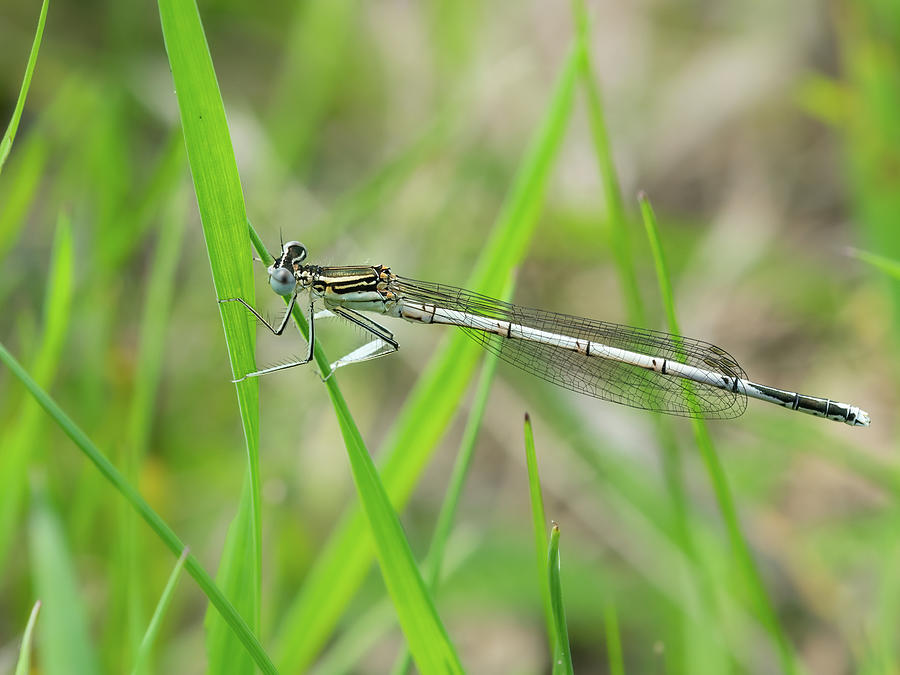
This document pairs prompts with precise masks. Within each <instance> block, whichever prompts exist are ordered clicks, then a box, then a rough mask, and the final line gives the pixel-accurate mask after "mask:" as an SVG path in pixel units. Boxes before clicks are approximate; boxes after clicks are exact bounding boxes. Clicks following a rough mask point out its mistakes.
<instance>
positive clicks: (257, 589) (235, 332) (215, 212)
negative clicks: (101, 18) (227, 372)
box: [158, 0, 262, 673]
mask: <svg viewBox="0 0 900 675" xmlns="http://www.w3.org/2000/svg"><path fill="white" fill-rule="evenodd" d="M158 5H159V14H160V23H161V25H162V31H163V38H164V40H165V44H166V51H167V52H168V56H169V64H170V66H171V69H172V79H173V80H174V83H175V91H176V95H177V97H178V107H179V110H180V113H181V125H182V130H183V132H184V144H185V148H186V149H187V155H188V163H189V164H190V167H191V174H192V176H193V179H194V189H195V192H196V195H197V205H198V207H199V210H200V219H201V222H202V224H203V235H204V238H205V240H206V247H207V252H208V253H209V261H210V268H211V271H212V277H213V283H214V284H215V289H216V294H217V297H218V298H236V297H240V298H248V299H252V298H253V276H252V260H251V256H250V251H249V250H247V234H246V233H247V230H246V227H247V226H246V223H247V215H246V210H245V206H244V196H243V193H242V191H241V183H240V178H239V176H238V171H237V164H236V162H235V158H234V150H233V148H232V145H231V137H230V135H229V132H228V124H227V122H226V119H225V108H224V105H223V103H222V95H221V93H220V92H219V85H218V82H217V80H216V74H215V70H214V68H213V63H212V57H211V56H210V53H209V48H208V46H207V44H206V37H205V35H204V32H203V25H202V23H201V20H200V14H199V12H198V10H197V5H196V3H195V2H194V1H193V0H159V2H158ZM219 310H220V312H221V317H222V326H223V328H224V332H225V342H226V345H227V348H228V355H229V358H230V360H231V368H232V374H233V375H234V376H235V377H237V376H238V374H243V373H247V372H250V371H252V370H255V368H254V335H255V333H254V328H255V326H254V325H253V324H251V323H250V322H249V321H248V320H247V315H246V313H245V312H243V311H241V308H240V307H239V306H238V305H236V303H223V304H220V305H219ZM235 390H236V393H237V397H238V406H239V408H240V415H241V424H242V426H243V429H244V439H245V442H246V448H247V464H248V480H247V483H246V486H247V487H246V490H247V495H248V496H247V498H246V499H243V498H242V499H241V500H240V503H239V509H240V511H239V513H238V514H237V516H236V517H235V519H234V520H233V521H232V524H231V526H230V527H229V530H228V535H227V537H226V541H225V549H224V552H223V554H222V561H221V564H220V568H219V575H218V579H219V583H220V584H221V585H222V587H223V589H224V590H225V592H226V593H227V595H228V597H229V598H231V599H232V601H233V602H234V603H235V606H236V607H237V608H238V609H239V611H240V612H241V613H242V614H243V615H244V616H245V617H247V620H248V623H249V624H250V625H251V626H252V627H253V629H254V630H258V627H259V612H260V593H261V584H262V573H261V567H262V561H261V556H262V543H261V539H262V525H261V507H260V496H259V495H260V478H259V383H258V382H257V381H255V379H254V378H251V379H247V380H244V381H242V382H239V383H237V384H236V385H235ZM207 653H208V656H209V668H210V670H211V671H213V672H238V673H249V672H250V671H252V664H251V663H250V662H249V661H248V659H247V656H246V653H245V652H244V651H243V650H242V649H241V648H240V646H239V645H237V644H236V642H235V641H234V640H233V639H232V636H231V633H230V632H229V631H228V628H227V627H226V626H225V625H224V624H223V623H222V622H221V621H220V620H219V617H218V616H217V615H216V614H214V613H211V612H209V613H208V614H207Z"/></svg>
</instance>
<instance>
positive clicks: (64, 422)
mask: <svg viewBox="0 0 900 675" xmlns="http://www.w3.org/2000/svg"><path fill="white" fill-rule="evenodd" d="M0 361H2V362H3V363H4V364H6V367H7V368H9V369H10V371H11V372H12V374H13V375H15V376H16V377H17V378H18V379H19V380H20V381H21V382H22V384H24V385H25V388H26V389H28V391H29V392H30V393H31V395H32V396H34V398H35V399H37V402H38V403H39V404H40V405H41V407H42V408H43V409H44V410H45V411H46V412H47V414H48V415H50V417H51V418H52V419H53V420H54V421H55V422H56V423H57V424H58V425H59V426H60V428H61V429H62V430H63V431H64V432H65V433H66V435H67V436H68V437H69V438H71V439H72V441H73V442H74V443H75V445H76V446H77V447H78V448H79V449H80V450H81V451H82V452H83V453H84V455H85V456H86V457H87V458H88V459H89V460H90V461H91V462H92V463H93V464H94V466H96V467H97V469H98V470H99V471H100V473H101V474H102V475H103V477H104V478H106V480H107V481H109V483H110V484H112V486H113V487H114V488H115V489H116V490H117V491H118V492H119V493H120V494H121V495H122V496H123V497H124V498H125V499H126V500H127V501H128V502H129V504H131V506H132V508H134V509H135V511H137V512H138V514H139V515H140V516H141V518H143V519H144V521H145V522H146V523H147V524H148V525H149V526H150V528H151V529H152V530H153V531H154V532H156V534H157V536H159V538H160V539H161V540H162V542H163V543H164V544H165V545H166V547H167V548H168V549H169V550H170V551H172V553H174V554H175V555H181V553H182V552H183V551H184V548H185V547H184V544H183V543H182V542H181V540H180V539H179V538H178V536H177V535H176V534H175V533H174V532H173V531H172V529H171V528H170V527H169V526H168V525H167V524H166V522H165V521H164V520H163V519H162V518H160V516H159V514H157V513H156V511H154V510H153V509H152V508H150V505H149V504H147V502H146V501H144V499H143V498H142V497H141V496H140V494H138V491H137V490H136V489H135V488H134V487H133V486H132V485H131V484H130V483H129V482H128V481H127V480H125V478H124V476H122V474H121V473H119V471H118V470H117V469H116V468H115V467H114V466H113V465H112V463H111V462H110V461H109V460H108V459H107V458H106V457H105V456H104V455H103V453H102V452H100V450H99V449H98V448H97V446H95V445H94V444H93V443H92V442H91V440H90V439H89V438H88V437H87V435H86V434H85V433H84V431H82V430H81V429H80V428H79V427H78V425H76V424H75V422H73V421H72V419H71V418H70V417H69V416H68V415H67V414H66V413H65V412H63V410H62V408H60V407H59V405H57V403H56V401H54V400H53V399H52V398H50V396H49V395H48V394H47V392H45V391H44V390H43V389H41V387H40V386H38V384H37V382H35V381H34V379H33V378H32V377H31V376H30V375H29V374H28V372H27V371H26V370H25V369H24V368H23V367H22V364H20V363H19V362H18V361H17V360H16V359H15V358H14V357H13V355H12V354H10V353H9V351H8V350H7V349H6V347H5V346H4V345H3V344H2V343H0ZM185 567H186V568H187V571H188V573H189V574H190V575H191V576H192V577H193V578H194V580H195V581H196V582H197V585H198V586H200V588H201V589H202V590H203V592H204V593H205V594H206V596H207V597H208V598H209V600H210V602H211V603H212V604H213V605H214V606H215V607H216V609H217V610H218V611H219V612H220V613H221V615H222V617H223V618H224V619H225V621H226V623H227V624H228V625H229V626H230V627H231V629H232V630H233V631H234V632H235V634H236V635H237V637H238V639H240V641H241V642H242V643H243V644H244V647H245V648H246V649H247V651H248V652H249V653H250V655H251V656H252V657H253V660H254V661H255V662H256V665H257V666H258V667H259V668H260V669H261V670H262V671H263V672H264V673H276V672H278V671H277V670H276V669H275V666H274V664H273V663H272V662H271V660H270V659H269V657H268V655H267V654H266V653H265V651H264V650H263V648H262V646H261V645H260V644H259V641H258V640H257V639H256V636H255V635H254V634H253V632H252V631H251V630H250V628H249V626H248V625H247V622H246V621H244V619H243V618H242V617H241V615H240V614H238V612H237V610H236V609H235V608H234V606H232V605H231V603H230V602H228V600H227V599H226V598H225V596H224V595H223V594H222V591H220V590H219V588H218V586H216V584H215V583H214V582H213V580H212V578H210V576H209V574H207V572H206V570H204V569H203V567H202V566H201V565H200V562H199V561H198V560H197V559H196V558H195V557H194V556H193V555H189V556H188V559H187V561H186V562H185Z"/></svg>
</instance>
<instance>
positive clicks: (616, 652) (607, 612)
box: [603, 601, 625, 675]
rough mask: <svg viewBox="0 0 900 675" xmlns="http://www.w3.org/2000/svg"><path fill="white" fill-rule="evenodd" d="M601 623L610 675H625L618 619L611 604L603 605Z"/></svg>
mask: <svg viewBox="0 0 900 675" xmlns="http://www.w3.org/2000/svg"><path fill="white" fill-rule="evenodd" d="M603 623H604V627H605V629H606V657H607V659H608V660H609V673H610V675H625V658H624V657H623V656H622V639H621V637H620V635H619V617H618V613H617V612H616V606H615V605H614V604H613V603H612V602H609V601H607V602H605V603H604V604H603Z"/></svg>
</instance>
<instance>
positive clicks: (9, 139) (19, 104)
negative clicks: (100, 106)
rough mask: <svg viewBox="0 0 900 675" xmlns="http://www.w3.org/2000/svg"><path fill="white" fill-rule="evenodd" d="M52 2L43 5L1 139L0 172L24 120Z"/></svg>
mask: <svg viewBox="0 0 900 675" xmlns="http://www.w3.org/2000/svg"><path fill="white" fill-rule="evenodd" d="M49 5H50V0H44V2H43V4H42V5H41V14H40V16H39V17H38V25H37V31H36V32H35V34H34V42H32V43H31V53H30V54H29V55H28V65H26V66H25V77H24V78H22V87H21V88H20V89H19V98H17V99H16V107H15V109H14V110H13V115H12V119H11V120H10V121H9V125H8V126H7V127H6V133H4V134H3V138H2V139H0V172H2V171H3V165H4V164H5V163H6V158H7V157H8V156H9V151H10V150H12V144H13V141H14V140H15V138H16V132H17V131H18V130H19V120H21V119H22V110H23V109H24V108H25V97H26V96H28V88H29V87H30V86H31V76H32V75H34V66H35V64H37V57H38V51H39V50H40V48H41V38H43V36H44V24H45V23H46V21H47V7H49Z"/></svg>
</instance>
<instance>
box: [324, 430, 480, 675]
mask: <svg viewBox="0 0 900 675" xmlns="http://www.w3.org/2000/svg"><path fill="white" fill-rule="evenodd" d="M345 427H346V425H345V424H342V425H341V428H342V430H343V429H344V428H345ZM344 443H345V444H346V445H347V453H348V455H349V456H350V464H351V467H352V469H353V479H354V481H355V482H356V489H357V492H358V493H359V497H360V501H362V503H363V507H364V511H365V513H366V516H367V518H368V521H369V526H370V528H371V533H372V539H373V541H374V543H375V552H376V555H377V557H378V562H379V564H380V567H381V574H382V577H384V583H385V585H386V586H387V589H388V593H389V594H390V596H391V598H392V599H393V601H394V609H395V610H396V612H397V619H398V621H399V622H400V627H401V628H402V629H403V634H404V636H405V637H406V642H407V645H408V646H409V650H410V652H411V653H412V656H413V659H414V660H415V662H416V666H417V667H418V669H419V671H420V672H422V673H462V672H463V669H462V664H461V663H460V662H459V657H458V656H457V655H456V650H455V649H454V647H453V645H452V644H451V643H450V638H449V637H448V636H447V631H446V629H445V628H444V626H443V624H442V623H441V621H440V618H439V617H438V615H437V611H436V610H435V608H434V603H433V602H432V600H431V597H430V596H429V594H428V589H427V588H426V586H425V582H424V580H423V579H422V576H421V574H420V573H419V568H418V567H417V565H416V561H415V559H414V558H413V555H412V551H411V550H410V548H409V543H408V542H407V540H406V536H405V535H404V533H403V528H402V526H401V525H400V519H399V517H398V516H397V512H396V511H394V507H393V506H392V505H391V502H390V499H389V498H388V495H387V492H386V491H385V489H384V486H383V485H382V483H381V479H380V477H379V476H378V470H377V469H376V468H375V463H374V462H373V461H372V458H371V456H370V455H369V453H368V451H367V450H366V448H365V446H364V445H362V444H360V443H359V442H358V441H357V437H355V436H353V435H351V434H344Z"/></svg>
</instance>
